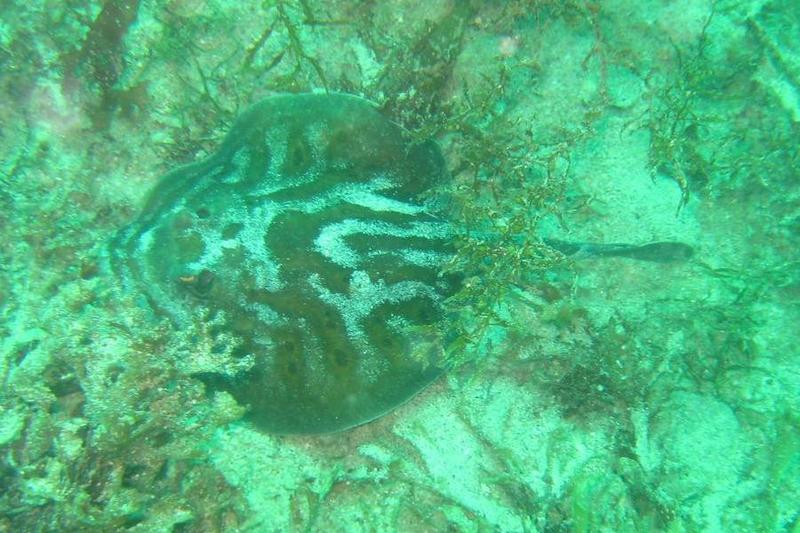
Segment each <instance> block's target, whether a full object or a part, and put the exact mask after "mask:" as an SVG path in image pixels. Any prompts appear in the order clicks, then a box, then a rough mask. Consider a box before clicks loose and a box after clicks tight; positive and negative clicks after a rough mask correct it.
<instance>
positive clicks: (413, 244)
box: [111, 94, 457, 433]
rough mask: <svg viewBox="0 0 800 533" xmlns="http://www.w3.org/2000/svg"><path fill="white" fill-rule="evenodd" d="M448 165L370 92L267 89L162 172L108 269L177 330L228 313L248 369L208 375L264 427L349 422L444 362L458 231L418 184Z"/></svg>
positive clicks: (290, 429)
mask: <svg viewBox="0 0 800 533" xmlns="http://www.w3.org/2000/svg"><path fill="white" fill-rule="evenodd" d="M445 176H446V170H445V166H444V163H443V159H442V156H441V154H440V152H439V150H438V147H437V146H436V145H435V144H434V143H432V142H431V143H424V144H421V145H419V144H418V145H412V144H410V143H408V142H407V141H406V140H405V138H404V136H403V132H402V130H401V129H400V128H399V127H398V126H396V125H395V124H393V123H392V122H390V121H388V120H386V119H385V118H384V117H383V116H382V115H381V114H380V113H379V112H378V111H377V110H376V109H375V107H374V106H373V105H372V104H370V103H369V102H367V101H365V100H363V99H360V98H357V97H354V96H348V95H341V94H331V95H311V94H306V95H284V96H276V97H271V98H268V99H266V100H264V101H262V102H261V103H259V104H256V105H255V106H253V107H251V108H250V109H249V110H247V111H246V112H245V113H243V115H242V116H241V117H240V118H239V119H238V120H237V122H236V123H235V124H234V126H233V128H232V130H231V132H230V133H229V134H228V136H227V137H226V139H225V140H224V142H223V143H222V145H221V147H220V149H219V150H218V151H217V152H216V153H215V154H214V155H212V156H211V157H209V158H208V159H206V160H205V161H202V162H200V163H197V164H192V165H189V166H185V167H182V168H179V169H177V170H176V171H174V172H172V173H170V174H167V175H166V176H165V177H164V178H163V179H162V180H161V182H160V183H159V184H158V185H157V187H156V188H155V189H154V191H153V192H152V194H151V196H150V198H149V200H148V202H147V203H146V205H145V208H144V210H143V212H142V214H141V215H140V216H139V218H138V219H137V220H136V221H135V222H134V223H133V224H131V225H130V226H129V227H127V228H125V229H124V230H122V231H121V232H120V234H119V235H118V236H117V238H116V239H115V240H114V242H113V244H112V246H111V258H112V265H113V267H114V269H115V271H116V272H117V273H118V274H119V276H120V277H121V278H122V279H123V282H124V283H125V284H126V286H127V287H129V288H131V289H132V290H139V291H141V292H142V293H143V294H144V295H145V297H146V299H147V301H148V302H149V305H150V306H151V307H152V308H153V309H154V310H156V311H157V312H158V313H161V314H164V315H166V316H168V317H169V318H170V319H171V320H172V321H173V322H174V324H175V325H176V326H177V327H185V326H186V325H187V324H189V323H191V322H192V321H197V320H203V319H204V318H203V317H216V319H215V320H216V321H219V317H222V320H221V321H222V323H223V324H224V326H222V329H223V330H224V332H225V333H233V334H235V335H236V336H237V337H239V338H240V339H242V341H243V342H242V343H241V345H240V346H239V347H238V349H237V354H236V355H237V356H239V357H244V358H250V359H252V364H250V365H249V366H247V367H246V368H245V370H242V371H240V372H238V373H234V374H233V375H226V374H225V373H223V372H221V371H220V372H219V373H217V372H210V373H204V374H203V375H202V376H201V377H202V379H204V381H206V383H207V384H208V386H209V387H217V388H222V389H225V390H228V391H229V392H230V393H231V394H233V395H234V397H236V398H237V400H238V401H239V402H240V403H242V404H244V405H247V406H249V417H250V418H251V420H252V421H253V422H254V423H256V424H257V425H258V426H259V427H261V428H262V429H264V430H267V431H272V432H278V433H321V432H329V431H336V430H340V429H344V428H348V427H351V426H354V425H357V424H360V423H364V422H367V421H369V420H372V419H374V418H376V417H378V416H380V415H382V414H384V413H386V412H387V411H389V410H391V409H393V408H394V407H396V406H397V405H399V404H400V403H402V402H404V401H405V400H407V399H408V398H409V397H411V396H412V395H414V394H415V393H416V392H418V391H419V390H421V389H422V388H423V387H425V386H426V385H427V384H428V383H430V382H431V381H432V380H433V379H435V378H436V377H437V376H438V375H439V374H440V373H441V372H442V367H443V356H442V349H441V343H440V342H438V336H437V335H435V334H433V335H432V334H431V332H432V331H433V332H436V331H437V327H438V326H439V325H441V320H442V314H443V313H442V302H443V300H444V299H445V298H446V297H447V296H448V295H450V294H451V293H452V292H453V290H454V289H455V286H456V285H457V280H455V279H453V278H450V277H447V276H442V275H441V274H440V272H441V267H442V266H443V263H444V262H445V261H446V260H447V259H448V258H449V257H451V255H452V250H451V247H450V236H451V231H450V228H449V226H448V225H447V223H446V222H444V221H443V220H442V219H441V218H439V217H437V216H436V213H435V212H432V208H431V206H429V205H426V204H425V203H423V202H422V201H421V200H420V199H419V194H420V193H422V192H424V191H425V190H427V189H429V188H430V187H431V185H433V184H434V183H436V182H437V181H440V180H442V179H443V178H444V177H445ZM421 327H422V328H421ZM215 328H217V329H219V326H215ZM212 329H213V328H212ZM420 331H424V332H425V335H420Z"/></svg>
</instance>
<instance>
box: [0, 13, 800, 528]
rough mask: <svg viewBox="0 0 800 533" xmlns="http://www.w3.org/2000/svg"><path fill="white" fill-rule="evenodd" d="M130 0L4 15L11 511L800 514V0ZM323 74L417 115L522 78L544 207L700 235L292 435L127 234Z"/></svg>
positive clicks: (700, 519)
mask: <svg viewBox="0 0 800 533" xmlns="http://www.w3.org/2000/svg"><path fill="white" fill-rule="evenodd" d="M101 7H102V5H101V3H100V2H96V1H89V0H85V1H84V0H72V1H69V2H49V1H28V2H20V1H16V0H8V1H7V2H4V6H3V8H2V13H0V91H1V92H2V99H0V380H1V381H2V392H0V447H1V448H0V449H1V450H2V454H0V487H2V490H1V491H0V531H14V532H23V531H125V530H129V531H148V532H150V531H276V532H277V531H348V532H357V531H364V532H367V531H409V532H410V531H414V532H421V531H481V532H483V531H503V532H522V531H549V532H556V531H592V532H594V531H614V532H619V531H675V532H677V531H726V532H732V531H776V532H777V531H800V503H798V502H800V350H799V349H798V341H800V334H798V331H800V306H799V305H798V302H800V256H798V250H800V152H799V151H798V145H799V143H798V139H800V125H799V124H800V4H798V3H797V2H795V1H793V0H753V1H745V0H740V1H731V0H715V1H709V0H683V1H677V0H644V1H634V0H601V1H597V2H587V1H583V0H574V1H565V2H557V1H552V0H532V1H527V2H523V1H519V2H515V1H508V2H489V1H486V2H471V3H470V2H460V1H458V0H431V1H429V2H425V3H424V6H423V3H420V2H412V1H408V0H387V1H380V2H358V1H348V0H342V1H338V2H333V1H320V2H317V1H311V0H307V1H306V2H295V1H294V0H286V1H283V2H273V1H261V0H257V1H256V0H244V1H240V2H227V1H223V0H209V1H202V0H174V1H166V0H160V1H155V0H142V1H141V2H140V3H138V2H122V1H110V0H109V1H108V2H106V3H105V10H106V15H105V18H103V15H102V13H101ZM113 10H116V15H114V16H113V17H111V16H109V12H110V11H113ZM131 13H134V14H135V20H134V18H129V19H126V17H128V16H129V15H130V14H131ZM112 20H116V21H122V22H120V23H119V24H116V25H115V23H114V22H109V21H112ZM98 21H100V22H98ZM126 21H127V22H126ZM436 39H438V41H435V43H434V44H431V42H430V40H436ZM443 50H444V51H443ZM414 54H417V57H416V58H415V56H414ZM437 54H438V55H437ZM402 69H407V70H408V71H407V72H404V71H402ZM427 76H432V77H435V78H436V79H437V80H439V82H440V83H439V85H437V86H435V87H433V88H431V85H432V84H431V83H428V82H426V77H427ZM325 85H327V86H328V88H329V89H331V90H338V91H343V92H351V93H355V94H361V95H364V96H366V97H368V98H370V99H373V100H377V101H387V100H389V101H392V102H394V104H393V106H392V108H393V109H394V110H395V112H397V111H398V110H400V111H402V109H403V102H404V101H408V102H413V101H415V98H416V99H419V98H420V97H422V99H423V100H425V99H426V98H427V97H426V95H424V94H422V95H421V94H420V93H424V91H430V90H435V91H436V95H435V97H433V96H431V98H430V100H433V101H436V102H438V103H440V104H442V103H448V102H458V101H463V99H464V94H465V93H470V94H475V93H478V92H481V91H483V92H484V93H486V92H487V87H489V88H491V87H494V88H495V89H497V90H496V91H495V92H494V93H491V94H493V96H492V98H493V99H494V100H493V101H491V102H489V107H490V108H491V110H492V111H493V112H494V113H495V116H496V117H501V119H500V120H495V121H492V120H485V121H482V122H481V123H479V124H472V125H471V126H472V127H478V128H485V129H486V130H487V131H486V132H485V133H486V134H487V135H492V134H493V133H494V132H492V131H491V130H492V128H493V127H494V128H499V127H502V128H504V129H505V130H506V131H504V132H503V133H504V134H510V135H512V136H516V137H517V138H518V139H521V141H520V142H522V143H524V146H525V147H526V148H525V149H526V150H528V149H529V150H530V153H531V154H537V153H543V151H544V152H547V150H549V151H550V152H549V153H552V151H553V148H552V147H554V146H555V147H558V153H559V154H560V156H559V157H560V158H561V161H560V164H559V165H558V168H559V169H560V170H559V171H560V172H562V177H563V179H564V182H565V184H566V190H565V194H564V195H563V197H562V198H558V199H554V202H555V204H554V205H555V208H554V211H555V212H557V213H558V214H559V216H555V215H554V214H550V215H547V216H545V217H544V218H543V220H542V221H541V223H540V224H539V230H540V231H541V232H542V234H549V235H557V236H561V237H563V238H570V239H574V240H586V241H598V242H620V241H622V242H626V241H627V242H647V241H651V240H680V241H683V242H686V243H689V244H691V245H692V246H693V247H695V249H696V254H695V256H694V257H693V258H692V259H691V260H690V261H688V262H686V263H680V264H658V263H643V262H635V261H630V260H625V259H606V260H583V261H575V262H566V263H563V264H560V265H558V266H556V267H553V268H552V269H548V270H546V271H537V272H534V273H529V275H528V276H527V281H526V285H525V287H524V289H517V290H515V291H511V292H509V293H508V297H507V299H506V300H504V301H501V302H497V306H496V307H497V309H496V311H497V313H498V314H500V315H502V316H503V317H505V322H504V324H503V325H502V326H498V327H493V328H490V330H488V331H487V332H486V335H487V336H488V337H487V339H486V340H485V342H484V343H483V344H482V348H481V350H480V352H481V354H480V357H478V358H477V360H474V361H472V362H470V363H468V364H464V365H463V366H461V367H459V368H458V369H456V370H454V371H453V372H451V373H450V374H448V375H447V376H446V377H444V378H443V379H441V380H439V381H437V382H436V383H435V384H434V385H432V386H431V387H429V388H428V389H426V390H425V391H423V392H422V393H421V394H420V395H418V396H416V397H415V398H414V399H413V400H412V401H410V402H409V403H407V404H405V405H403V406H402V407H400V408H399V409H397V410H396V411H394V412H393V413H391V414H389V415H387V416H385V417H383V418H381V419H379V420H377V421H375V422H373V423H370V424H367V425H365V426H362V427H359V428H356V429H353V430H349V431H346V432H343V433H338V434H333V435H326V436H321V437H276V436H271V435H267V434H263V433H260V432H258V431H256V430H254V429H252V428H250V427H249V426H248V425H247V424H245V423H243V422H241V421H238V419H239V417H240V415H241V408H240V407H239V406H237V405H236V404H235V402H234V400H233V399H232V398H231V397H230V396H228V395H225V394H222V393H220V394H217V395H214V396H212V397H208V396H207V395H205V394H204V392H203V386H202V384H201V383H199V382H198V381H197V380H194V379H192V378H191V377H190V376H189V374H190V373H191V369H192V368H193V365H194V364H195V363H193V361H195V360H198V359H199V360H204V358H205V359H206V360H207V359H208V358H211V357H213V354H212V349H211V348H210V346H209V343H208V342H204V340H205V339H204V337H203V335H202V331H194V332H189V333H186V332H180V333H179V332H176V331H173V330H172V328H171V326H170V325H169V324H168V323H166V321H164V320H159V319H158V318H157V317H155V316H154V315H153V314H152V313H151V312H150V311H148V310H147V309H145V308H143V307H142V306H139V305H137V304H136V303H135V302H136V299H135V297H134V295H130V294H126V293H124V292H122V291H120V289H119V287H118V284H117V282H116V280H115V278H114V276H113V274H112V273H110V272H109V271H108V270H107V269H106V267H105V266H104V264H103V260H102V257H103V253H104V252H103V250H104V246H105V243H106V242H107V241H108V239H109V238H110V237H111V236H112V235H113V234H114V232H115V231H116V230H117V229H118V228H120V227H122V226H123V225H124V224H125V223H126V222H128V221H130V220H131V219H132V218H133V217H135V215H136V213H137V210H138V209H139V208H140V207H141V205H142V202H143V200H144V198H145V196H146V194H147V193H148V191H149V190H151V189H152V187H153V186H154V184H155V183H156V181H157V180H158V178H159V176H160V175H162V174H163V173H165V172H166V171H168V170H169V169H171V168H173V167H175V166H177V165H178V164H180V163H185V162H188V161H192V160H195V159H199V158H202V157H203V156H204V155H207V154H208V153H210V152H211V151H213V149H214V147H215V146H217V144H218V143H219V141H220V139H221V138H222V136H223V135H224V133H225V132H226V131H227V129H228V127H229V126H230V123H231V121H232V119H233V118H234V117H235V115H236V114H237V112H238V111H240V110H241V109H242V108H243V107H244V106H246V105H247V104H249V103H252V102H255V101H258V100H259V99H260V98H262V97H264V96H267V95H269V94H272V93H274V92H279V91H287V90H289V91H306V90H317V91H319V90H323V89H324V86H325ZM387 91H394V93H392V94H387ZM395 93H396V94H395ZM423 118H424V117H423ZM497 124H502V126H498V125H497ZM437 134H438V135H439V139H438V140H440V141H441V143H442V146H443V147H444V151H445V155H446V156H447V157H448V160H450V161H456V160H458V158H459V137H458V135H454V134H452V133H448V132H446V131H445V132H442V131H439V132H438V133H437ZM566 161H568V163H569V164H568V165H567V164H566V163H565V162H566ZM453 166H455V164H454V163H453ZM455 178H456V179H458V178H459V176H455ZM491 178H492V176H490V175H486V174H484V175H483V176H481V178H480V179H481V180H483V181H486V180H490V179H491ZM503 193H504V190H503V189H502V188H501V190H500V191H499V197H500V199H499V200H498V202H499V203H500V204H502V206H504V207H503V208H504V209H511V210H513V209H514V205H515V202H516V201H517V199H515V198H514V197H513V194H512V195H508V196H503ZM509 196H512V197H509ZM684 200H685V202H684ZM684 203H685V205H683V204H684ZM212 363H213V360H212ZM205 364H210V363H208V362H206V363H205Z"/></svg>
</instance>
